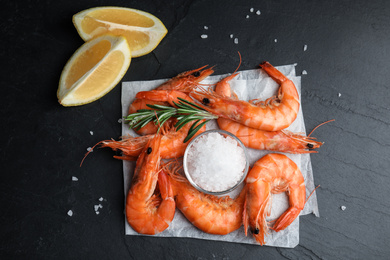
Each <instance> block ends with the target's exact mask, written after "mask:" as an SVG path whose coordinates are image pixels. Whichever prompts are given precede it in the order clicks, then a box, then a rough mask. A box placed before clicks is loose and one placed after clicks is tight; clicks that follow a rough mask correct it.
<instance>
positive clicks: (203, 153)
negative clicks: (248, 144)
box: [187, 133, 246, 192]
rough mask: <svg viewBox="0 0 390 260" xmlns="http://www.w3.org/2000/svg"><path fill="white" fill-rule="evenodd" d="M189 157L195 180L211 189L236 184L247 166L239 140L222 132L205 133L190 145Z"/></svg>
mask: <svg viewBox="0 0 390 260" xmlns="http://www.w3.org/2000/svg"><path fill="white" fill-rule="evenodd" d="M205 147H212V148H213V149H205ZM187 156H188V157H187V164H188V171H189V172H190V173H191V177H192V179H193V181H194V182H195V183H196V184H198V185H199V187H201V188H203V189H204V190H208V191H212V192H220V191H225V190H227V189H229V188H231V187H233V186H234V185H236V184H237V183H238V182H239V181H240V180H241V178H242V175H243V171H244V169H245V165H246V160H245V152H244V150H243V149H242V148H241V147H240V146H238V145H237V141H236V140H234V139H233V138H231V137H224V136H223V135H221V134H219V133H209V134H206V135H202V136H201V137H200V138H199V139H198V140H196V141H195V142H194V143H193V144H192V145H191V147H190V149H189V150H188V154H187Z"/></svg>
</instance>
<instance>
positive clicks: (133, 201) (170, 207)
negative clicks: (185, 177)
mask: <svg viewBox="0 0 390 260" xmlns="http://www.w3.org/2000/svg"><path fill="white" fill-rule="evenodd" d="M160 141H161V136H160V135H158V134H157V135H155V136H154V138H153V139H151V140H149V141H148V143H147V145H146V146H145V147H144V149H143V150H142V153H141V154H140V156H139V157H138V160H137V163H136V166H135V171H134V176H133V179H132V182H131V187H130V190H129V192H128V194H127V199H126V218H127V222H128V223H129V225H130V226H131V227H132V228H133V229H134V230H135V231H136V232H138V233H140V234H147V235H155V234H157V233H160V232H162V231H164V230H165V229H167V228H168V226H169V224H170V223H171V221H172V219H173V217H174V215H175V208H176V207H175V201H174V198H173V190H172V187H171V184H170V182H169V180H168V179H167V178H166V177H165V176H164V175H162V174H159V171H160V169H159V167H160V149H159V148H160ZM159 175H160V176H159ZM157 180H158V185H159V190H160V194H161V198H159V196H157V195H156V194H155V189H156V184H157Z"/></svg>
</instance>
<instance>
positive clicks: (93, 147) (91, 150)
mask: <svg viewBox="0 0 390 260" xmlns="http://www.w3.org/2000/svg"><path fill="white" fill-rule="evenodd" d="M103 142H105V140H103V141H100V142H98V143H97V144H95V145H94V146H92V148H91V149H90V150H89V151H88V152H87V153H86V154H85V155H84V157H83V159H82V160H81V163H80V167H81V165H83V162H84V160H85V158H86V157H87V156H88V154H90V153H91V152H93V149H95V147H96V146H97V145H99V144H101V143H103Z"/></svg>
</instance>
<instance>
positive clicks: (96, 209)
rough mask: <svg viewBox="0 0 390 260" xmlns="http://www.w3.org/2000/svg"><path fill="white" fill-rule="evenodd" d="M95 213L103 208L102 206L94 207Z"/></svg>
mask: <svg viewBox="0 0 390 260" xmlns="http://www.w3.org/2000/svg"><path fill="white" fill-rule="evenodd" d="M94 208H95V211H98V210H99V209H102V208H103V205H102V204H98V205H94Z"/></svg>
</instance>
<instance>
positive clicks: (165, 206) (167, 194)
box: [158, 171, 176, 225]
mask: <svg viewBox="0 0 390 260" xmlns="http://www.w3.org/2000/svg"><path fill="white" fill-rule="evenodd" d="M158 187H159V190H160V194H161V198H162V202H161V204H160V207H159V209H158V210H159V212H158V213H159V216H160V218H162V219H163V220H165V222H166V223H167V224H168V225H170V224H171V221H172V219H173V217H174V214H175V210H172V208H173V209H174V208H176V203H175V200H174V194H173V189H172V185H171V182H170V181H169V178H168V175H167V173H165V172H164V171H160V172H159V174H158Z"/></svg>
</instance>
